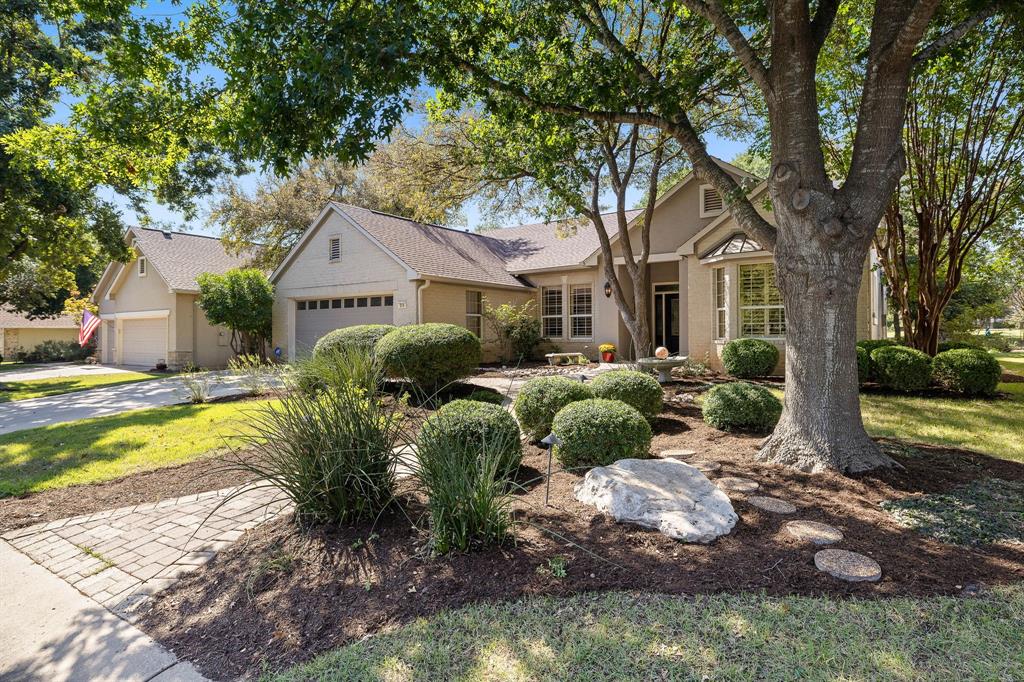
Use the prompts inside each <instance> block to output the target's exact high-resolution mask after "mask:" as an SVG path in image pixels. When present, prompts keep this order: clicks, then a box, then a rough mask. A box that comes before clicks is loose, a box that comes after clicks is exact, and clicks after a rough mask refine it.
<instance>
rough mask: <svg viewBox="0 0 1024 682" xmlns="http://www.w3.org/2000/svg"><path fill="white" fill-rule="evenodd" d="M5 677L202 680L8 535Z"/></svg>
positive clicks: (0, 654) (3, 569)
mask: <svg viewBox="0 0 1024 682" xmlns="http://www.w3.org/2000/svg"><path fill="white" fill-rule="evenodd" d="M0 577H2V579H0V604H2V605H3V608H0V680H4V681H5V682H6V681H8V680H10V681H11V682H14V680H18V681H19V682H20V681H24V680H40V681H43V680H45V681H46V682H78V681H81V682H104V681H106V680H110V681H111V682H115V681H116V682H135V681H138V682H149V681H152V682H202V681H203V680H205V679H206V678H204V677H203V676H202V675H200V674H199V673H198V672H197V671H196V670H195V668H193V667H192V665H191V664H189V663H187V662H183V661H178V660H177V658H176V657H175V656H174V654H172V653H171V652H169V651H168V650H166V649H164V648H163V647H162V646H160V645H159V644H157V643H156V642H155V641H153V640H152V639H151V638H150V637H148V636H146V635H145V634H144V633H143V632H142V631H141V630H139V629H138V628H136V627H134V626H133V625H129V624H128V623H127V622H125V621H123V620H121V619H120V618H118V617H117V616H115V615H114V614H112V613H111V612H109V611H107V610H106V609H104V608H103V607H102V606H100V605H99V604H97V603H96V602H94V601H93V600H91V599H89V598H88V597H86V596H84V595H82V594H80V593H78V592H77V591H76V590H75V589H74V588H73V587H71V586H70V585H68V584H67V583H66V582H64V581H63V580H61V579H60V578H58V577H57V576H55V575H54V574H52V573H50V572H49V571H48V570H46V569H45V568H43V567H42V566H39V565H38V564H35V563H33V562H32V560H31V559H29V558H28V557H27V556H25V555H24V554H21V553H20V552H18V551H17V550H15V549H14V548H13V547H11V546H10V545H9V544H7V543H6V542H3V541H0Z"/></svg>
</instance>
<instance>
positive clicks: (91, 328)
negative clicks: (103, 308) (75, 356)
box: [78, 310, 100, 346]
mask: <svg viewBox="0 0 1024 682" xmlns="http://www.w3.org/2000/svg"><path fill="white" fill-rule="evenodd" d="M99 326H100V318H99V316H98V315H93V314H92V313H90V312H89V311H88V310H86V311H85V313H84V314H83V315H82V326H81V328H79V330H78V345H79V346H84V345H85V344H86V343H88V341H89V338H90V337H92V335H93V333H94V332H95V331H96V328H97V327H99Z"/></svg>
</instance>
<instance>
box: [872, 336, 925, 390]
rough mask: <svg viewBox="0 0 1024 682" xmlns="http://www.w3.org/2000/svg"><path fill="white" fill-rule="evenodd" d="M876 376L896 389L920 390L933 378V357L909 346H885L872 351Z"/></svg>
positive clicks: (880, 381)
mask: <svg viewBox="0 0 1024 682" xmlns="http://www.w3.org/2000/svg"><path fill="white" fill-rule="evenodd" d="M871 362H872V364H873V365H874V371H875V378H876V379H878V381H879V383H881V384H882V385H883V386H886V387H888V388H891V389H893V390H894V391H920V390H921V389H923V388H927V387H928V384H929V383H931V380H932V359H931V358H930V357H928V354H927V353H922V352H921V351H919V350H917V349H916V348H908V347H907V346H883V347H881V348H878V349H876V350H875V351H874V352H872V353H871Z"/></svg>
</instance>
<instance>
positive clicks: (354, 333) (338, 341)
mask: <svg viewBox="0 0 1024 682" xmlns="http://www.w3.org/2000/svg"><path fill="white" fill-rule="evenodd" d="M395 329H396V327H395V326H394V325H392V324H357V325H355V326H353V327H342V328H341V329H335V330H334V331H333V332H328V333H326V334H324V335H323V336H321V337H320V340H319V341H317V342H316V345H315V346H313V355H322V354H324V353H328V352H331V351H335V350H342V349H347V348H358V349H360V350H365V351H367V352H373V347H374V346H375V345H377V342H378V341H380V340H381V339H382V338H384V335H386V334H389V333H390V332H393V331H394V330H395Z"/></svg>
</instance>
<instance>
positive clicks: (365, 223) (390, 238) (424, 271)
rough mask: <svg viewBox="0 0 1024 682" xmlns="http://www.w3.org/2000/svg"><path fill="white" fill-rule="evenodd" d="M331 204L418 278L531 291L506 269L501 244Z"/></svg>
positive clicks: (438, 227)
mask: <svg viewBox="0 0 1024 682" xmlns="http://www.w3.org/2000/svg"><path fill="white" fill-rule="evenodd" d="M331 203H332V204H333V205H334V206H336V207H337V208H338V209H339V210H340V211H341V212H342V213H343V214H344V215H346V216H347V217H348V218H349V219H350V220H352V221H353V222H355V223H356V224H357V225H358V227H360V228H362V229H363V231H364V232H366V233H367V234H369V235H370V236H371V237H372V238H373V239H374V240H375V241H376V242H378V243H379V244H380V245H382V246H383V247H385V248H386V249H387V250H388V251H390V252H391V253H392V254H393V255H394V256H395V257H397V258H398V259H399V260H400V261H401V262H402V263H404V264H405V265H406V267H407V268H409V269H411V270H413V271H415V272H416V273H417V274H418V275H419V276H420V277H424V278H428V277H443V278H449V279H458V280H468V281H470V282H479V283H481V284H494V285H498V286H503V287H514V288H517V289H528V288H530V286H529V285H528V284H526V283H525V282H523V281H522V280H520V279H518V278H517V277H515V276H514V275H512V274H511V273H509V271H508V270H507V269H506V267H505V262H506V260H507V254H506V248H507V247H506V245H504V244H503V243H502V242H501V241H500V240H497V239H493V238H492V237H489V236H487V235H483V234H478V233H474V232H463V231H462V230H454V229H451V228H447V227H441V226H440V225H431V224H429V223H420V222H417V221H415V220H410V219H408V218H400V217H398V216H394V215H390V214H388V213H381V212H379V211H372V210H370V209H367V208H360V207H358V206H351V205H348V204H340V203H338V202H331Z"/></svg>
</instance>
